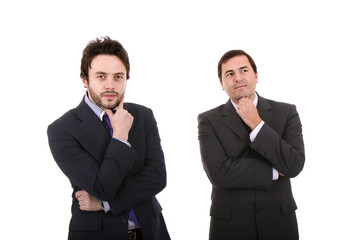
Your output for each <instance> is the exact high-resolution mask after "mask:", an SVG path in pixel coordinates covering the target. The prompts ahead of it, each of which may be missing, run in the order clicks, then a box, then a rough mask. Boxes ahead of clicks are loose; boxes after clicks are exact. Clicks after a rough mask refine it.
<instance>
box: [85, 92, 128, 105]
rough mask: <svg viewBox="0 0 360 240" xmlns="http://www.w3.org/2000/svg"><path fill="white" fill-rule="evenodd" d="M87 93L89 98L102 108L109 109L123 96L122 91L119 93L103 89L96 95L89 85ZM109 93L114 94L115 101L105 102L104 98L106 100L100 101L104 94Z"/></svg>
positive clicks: (117, 103)
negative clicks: (103, 90)
mask: <svg viewBox="0 0 360 240" xmlns="http://www.w3.org/2000/svg"><path fill="white" fill-rule="evenodd" d="M88 93H89V95H90V97H91V99H92V100H93V101H94V103H95V104H96V105H97V106H99V107H101V108H103V109H110V110H113V109H114V108H116V107H117V106H118V105H119V103H120V102H121V100H122V99H123V97H124V93H122V94H119V93H117V92H115V91H105V92H102V93H100V95H97V94H96V93H95V92H94V91H93V90H92V89H91V88H90V87H88ZM109 93H111V94H114V95H116V99H115V102H113V103H112V102H107V101H106V100H105V101H106V102H105V101H102V98H103V96H104V94H109Z"/></svg>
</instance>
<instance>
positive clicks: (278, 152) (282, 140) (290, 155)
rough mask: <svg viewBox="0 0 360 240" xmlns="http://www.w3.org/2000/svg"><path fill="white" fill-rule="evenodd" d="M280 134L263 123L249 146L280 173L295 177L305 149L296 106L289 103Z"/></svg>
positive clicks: (301, 164) (302, 160)
mask: <svg viewBox="0 0 360 240" xmlns="http://www.w3.org/2000/svg"><path fill="white" fill-rule="evenodd" d="M282 117H283V118H284V119H286V123H285V128H284V130H283V132H282V134H279V133H278V131H275V130H274V129H273V128H271V127H270V126H269V125H268V124H266V123H265V124H264V126H263V127H262V129H261V130H260V132H259V133H258V135H257V137H256V138H255V141H254V142H253V143H252V144H251V147H252V148H253V149H254V150H255V151H257V152H258V153H260V154H261V155H262V156H263V157H264V158H266V159H267V160H268V161H269V162H271V164H272V165H273V166H274V167H275V168H276V169H277V170H278V171H279V172H280V173H282V174H284V175H285V176H287V177H296V176H297V175H298V174H299V173H300V172H301V170H302V169H303V167H304V163H305V150H304V141H303V135H302V125H301V122H300V118H299V114H298V113H297V111H296V107H295V106H294V105H291V107H290V110H289V111H288V115H287V116H282Z"/></svg>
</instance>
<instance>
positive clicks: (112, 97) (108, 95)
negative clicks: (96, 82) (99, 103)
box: [101, 93, 117, 100]
mask: <svg viewBox="0 0 360 240" xmlns="http://www.w3.org/2000/svg"><path fill="white" fill-rule="evenodd" d="M101 95H102V96H103V97H104V98H106V99H108V100H112V99H114V98H115V97H117V94H116V93H103V94H101Z"/></svg>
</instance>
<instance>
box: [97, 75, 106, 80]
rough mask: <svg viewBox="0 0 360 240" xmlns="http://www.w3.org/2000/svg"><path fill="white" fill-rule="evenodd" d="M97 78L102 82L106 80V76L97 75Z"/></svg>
mask: <svg viewBox="0 0 360 240" xmlns="http://www.w3.org/2000/svg"><path fill="white" fill-rule="evenodd" d="M96 78H97V79H100V80H104V79H105V75H97V76H96Z"/></svg>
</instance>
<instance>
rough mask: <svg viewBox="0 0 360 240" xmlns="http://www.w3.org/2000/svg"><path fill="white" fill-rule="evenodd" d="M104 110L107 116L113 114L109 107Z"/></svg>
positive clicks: (110, 116)
mask: <svg viewBox="0 0 360 240" xmlns="http://www.w3.org/2000/svg"><path fill="white" fill-rule="evenodd" d="M104 110H105V112H106V114H107V115H108V116H109V118H110V119H111V118H112V116H113V115H114V113H113V111H111V110H110V109H106V108H105V109H104Z"/></svg>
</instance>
